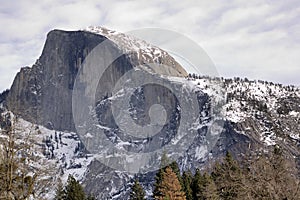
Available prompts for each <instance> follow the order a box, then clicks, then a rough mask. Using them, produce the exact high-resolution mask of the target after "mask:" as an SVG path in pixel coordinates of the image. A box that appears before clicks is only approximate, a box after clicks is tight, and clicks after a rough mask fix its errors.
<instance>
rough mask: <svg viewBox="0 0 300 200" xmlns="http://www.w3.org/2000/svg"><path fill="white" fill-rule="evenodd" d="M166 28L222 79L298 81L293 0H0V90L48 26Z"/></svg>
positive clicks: (32, 55)
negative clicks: (190, 43)
mask: <svg viewBox="0 0 300 200" xmlns="http://www.w3.org/2000/svg"><path fill="white" fill-rule="evenodd" d="M89 25H100V26H105V27H107V28H110V29H114V30H118V31H121V32H125V31H130V30H133V29H139V28H144V27H155V28H166V29H170V30H173V31H177V32H180V33H182V34H184V35H186V36H187V37H189V38H191V39H192V40H194V41H195V42H197V43H198V44H199V45H200V46H201V47H202V48H203V49H204V50H205V51H206V52H207V54H208V55H209V56H210V58H211V59H212V60H213V61H214V63H215V64H216V67H217V70H218V72H219V74H221V75H222V76H225V77H233V76H242V77H249V78H251V79H266V80H271V81H274V82H281V83H285V84H295V85H300V78H299V75H300V1H299V0H282V1H279V0H278V1H275V0H265V1H263V0H251V1H248V0H242V1H240V0H229V1H222V0H219V1H218V0H204V1H196V0H195V1H184V0H173V1H162V0H160V1H158V0H145V1H144V0H139V1H137V0H136V1H134V0H131V1H121V0H111V1H106V0H103V1H102V0H95V1H93V0H91V1H80V0H78V1H75V0H44V1H35V0H16V1H6V0H0V27H1V29H0V90H3V89H6V88H9V87H10V85H11V84H12V81H13V78H14V76H15V74H16V73H17V72H18V71H19V69H20V67H22V66H31V65H32V64H33V63H34V62H35V60H36V59H37V58H38V57H39V55H40V54H41V51H42V48H43V45H44V42H45V39H46V34H47V33H48V32H49V31H50V30H52V29H55V28H56V29H65V30H77V29H82V28H86V27H87V26H89Z"/></svg>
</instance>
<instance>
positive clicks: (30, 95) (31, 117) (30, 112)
mask: <svg viewBox="0 0 300 200" xmlns="http://www.w3.org/2000/svg"><path fill="white" fill-rule="evenodd" d="M106 39H107V38H106V37H104V36H102V35H100V34H95V33H91V32H89V31H62V30H53V31H51V32H49V33H48V35H47V40H46V43H45V46H44V49H43V52H42V55H41V56H40V58H39V59H38V60H37V61H36V63H35V64H34V65H33V66H32V67H31V68H30V67H24V68H22V69H21V70H20V72H19V73H18V74H17V75H16V77H15V80H14V82H13V85H12V87H11V89H10V92H9V94H8V97H7V107H8V109H9V110H11V111H13V112H14V113H16V114H18V115H20V116H21V117H23V118H24V119H25V120H28V121H30V122H34V123H36V124H41V125H44V126H46V127H48V128H52V129H55V130H68V131H75V126H74V122H73V116H72V103H71V102H72V90H73V85H74V80H75V78H76V75H77V72H78V70H79V68H80V67H81V65H82V63H83V61H84V59H85V58H86V56H87V55H88V54H89V53H90V52H91V51H92V50H93V49H94V47H96V46H97V45H98V44H99V43H101V42H103V41H105V40H106ZM111 43H112V45H111V46H110V47H109V50H110V51H108V52H106V55H105V56H110V55H109V54H112V55H113V54H116V52H120V53H122V56H120V57H119V58H118V59H117V60H116V61H115V62H114V63H113V64H112V66H111V67H110V69H111V71H109V73H110V74H109V75H108V76H106V77H104V78H103V80H102V82H103V83H106V85H107V86H106V87H102V88H101V89H100V91H99V92H98V96H99V98H100V97H101V96H102V95H106V94H102V92H103V91H106V90H107V89H108V88H111V87H112V86H113V85H114V83H115V82H116V81H117V80H118V79H119V77H121V76H122V74H124V73H125V72H126V71H127V70H129V69H132V68H133V67H135V66H138V65H140V64H143V63H145V60H144V58H145V55H146V53H149V52H146V53H145V55H144V54H143V53H139V55H140V54H141V58H139V56H138V53H137V52H134V51H133V52H124V50H123V49H120V48H119V46H118V45H117V44H116V45H114V43H113V42H111ZM149 46H150V45H148V46H147V48H148V47H149ZM153 51H157V49H153ZM150 52H151V49H150ZM159 52H160V55H155V56H154V57H151V56H147V62H155V63H170V62H172V63H173V64H174V67H176V68H174V69H175V70H173V71H172V72H170V74H169V75H175V76H186V74H187V73H186V72H185V70H184V69H183V68H182V67H181V66H180V65H179V64H178V63H177V62H176V61H175V60H174V59H173V58H172V57H171V56H169V55H168V54H167V53H166V52H164V51H163V50H159ZM153 55H154V54H153ZM99 56H103V55H99ZM142 58H143V59H142ZM162 71H164V70H162ZM174 72H175V74H172V73H174ZM164 73H165V74H166V73H168V72H167V71H164ZM103 93H104V92H103Z"/></svg>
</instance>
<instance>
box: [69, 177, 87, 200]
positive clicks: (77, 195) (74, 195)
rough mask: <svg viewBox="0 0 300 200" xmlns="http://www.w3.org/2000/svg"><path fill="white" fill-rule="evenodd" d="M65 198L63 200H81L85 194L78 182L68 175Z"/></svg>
mask: <svg viewBox="0 0 300 200" xmlns="http://www.w3.org/2000/svg"><path fill="white" fill-rule="evenodd" d="M65 193H66V198H65V200H83V199H85V193H84V191H83V188H82V186H81V185H80V184H79V182H78V181H77V180H76V179H75V178H74V177H73V176H72V175H69V177H68V181H67V185H66V187H65Z"/></svg>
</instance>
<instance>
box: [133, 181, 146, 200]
mask: <svg viewBox="0 0 300 200" xmlns="http://www.w3.org/2000/svg"><path fill="white" fill-rule="evenodd" d="M130 200H145V191H144V189H143V187H142V186H141V185H140V183H139V182H138V180H135V181H134V184H133V185H132V187H131V192H130Z"/></svg>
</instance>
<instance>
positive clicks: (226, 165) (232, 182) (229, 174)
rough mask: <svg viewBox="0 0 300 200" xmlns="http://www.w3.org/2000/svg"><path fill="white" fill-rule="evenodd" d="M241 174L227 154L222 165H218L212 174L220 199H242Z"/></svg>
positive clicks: (243, 193)
mask: <svg viewBox="0 0 300 200" xmlns="http://www.w3.org/2000/svg"><path fill="white" fill-rule="evenodd" d="M242 176H243V172H242V170H241V168H240V166H239V164H238V163H237V161H235V160H234V159H233V158H232V156H231V154H230V153H229V152H227V153H226V156H225V159H224V160H223V162H222V164H221V165H219V164H218V163H217V164H216V165H215V168H214V170H213V173H212V177H213V179H214V182H215V183H216V186H217V188H218V192H219V194H220V197H221V198H222V199H226V200H227V199H228V200H229V199H243V196H244V195H245V191H244V189H245V188H244V187H243V183H242V180H243V177H242Z"/></svg>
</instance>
